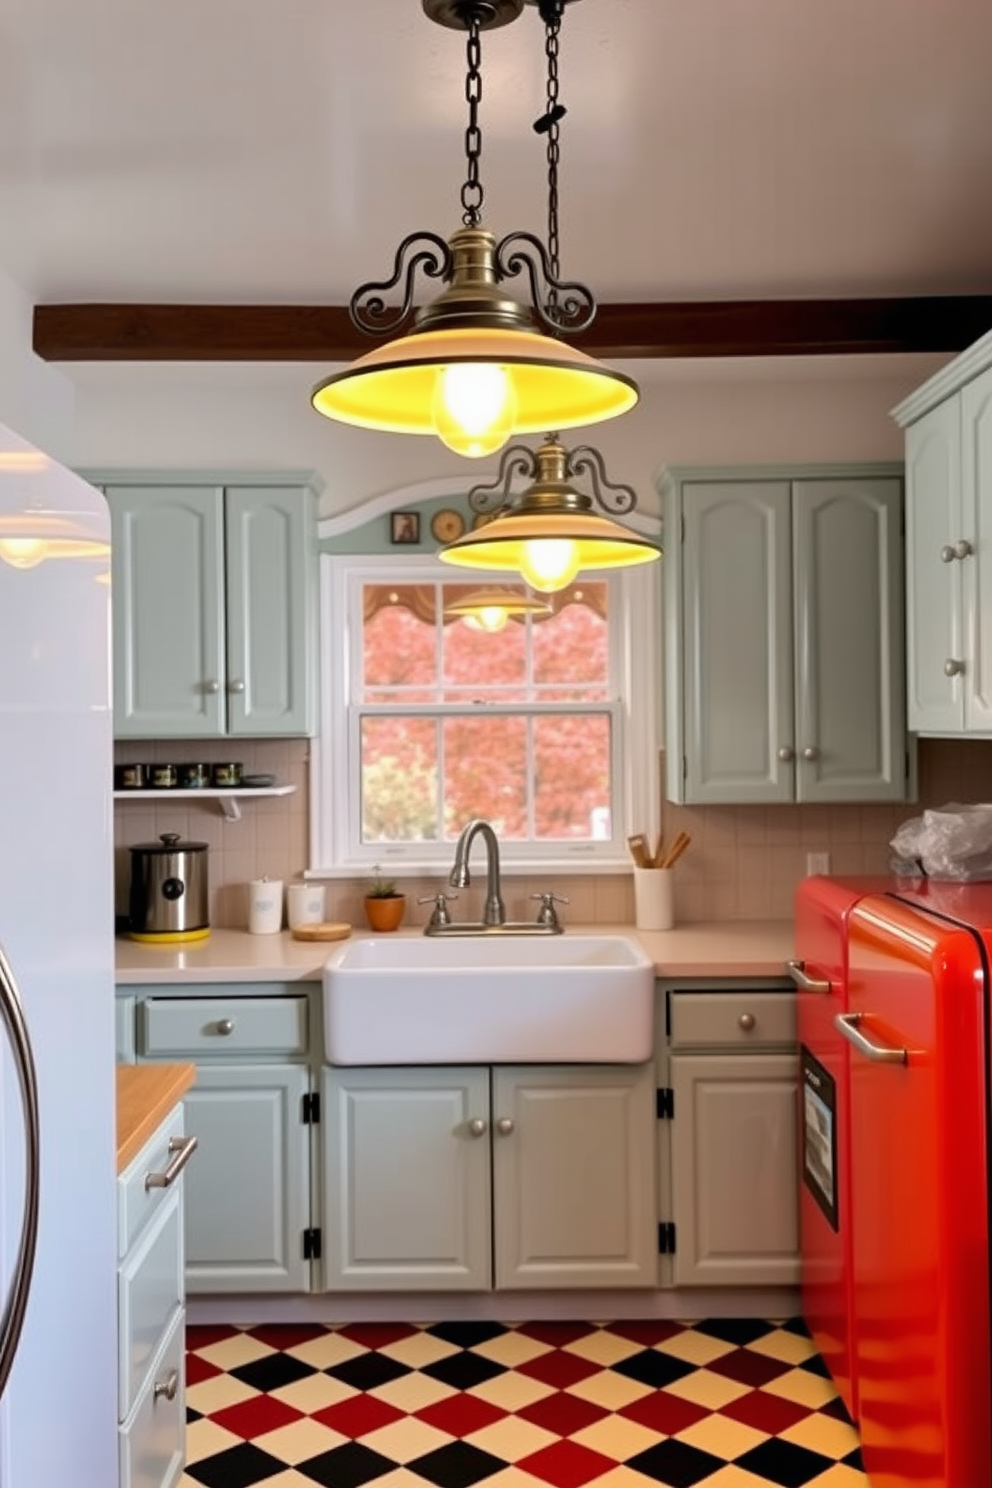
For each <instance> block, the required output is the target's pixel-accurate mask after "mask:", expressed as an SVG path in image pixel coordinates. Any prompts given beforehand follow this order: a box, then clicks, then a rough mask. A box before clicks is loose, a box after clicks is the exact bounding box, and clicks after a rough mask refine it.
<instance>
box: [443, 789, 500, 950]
mask: <svg viewBox="0 0 992 1488" xmlns="http://www.w3.org/2000/svg"><path fill="white" fill-rule="evenodd" d="M478 836H481V837H482V840H483V842H484V843H485V844H486V875H487V876H486V907H485V910H484V912H483V915H482V923H483V924H484V925H505V924H506V908H505V906H504V904H503V899H502V896H501V894H500V887H499V842H498V841H497V838H496V833H495V832H494V831H493V829H492V826H491V825H490V823H489V822H487V821H485V820H483V818H482V817H481V816H477V817H474V818H473V819H472V821H470V822H469V823H468V825H467V826H465V827H463V828H462V834H461V836H460V837H459V839H458V845H457V847H456V848H455V861H454V865H453V867H452V869H451V872H450V873H449V875H448V883H449V885H450V886H451V888H453V889H467V888H468V886H469V884H470V883H471V882H472V878H471V875H470V873H469V871H468V855H469V851H470V849H471V846H472V843H473V842H474V841H475V839H476V837H478Z"/></svg>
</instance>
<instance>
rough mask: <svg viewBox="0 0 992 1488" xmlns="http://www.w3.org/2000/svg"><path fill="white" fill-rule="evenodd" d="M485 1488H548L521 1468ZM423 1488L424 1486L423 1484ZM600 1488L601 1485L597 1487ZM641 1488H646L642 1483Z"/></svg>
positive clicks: (507, 1471) (489, 1481) (511, 1469)
mask: <svg viewBox="0 0 992 1488" xmlns="http://www.w3.org/2000/svg"><path fill="white" fill-rule="evenodd" d="M483 1481H484V1483H485V1488H548V1485H547V1483H546V1482H545V1481H544V1479H543V1478H537V1477H535V1476H534V1474H533V1473H529V1472H524V1470H523V1468H521V1467H507V1468H504V1470H503V1471H502V1472H498V1473H493V1475H492V1477H491V1478H485V1479H484V1480H483ZM421 1488H423V1484H422V1483H421ZM596 1488H599V1485H598V1484H597V1485H596ZM640 1488H645V1485H644V1484H643V1483H642V1484H641V1485H640Z"/></svg>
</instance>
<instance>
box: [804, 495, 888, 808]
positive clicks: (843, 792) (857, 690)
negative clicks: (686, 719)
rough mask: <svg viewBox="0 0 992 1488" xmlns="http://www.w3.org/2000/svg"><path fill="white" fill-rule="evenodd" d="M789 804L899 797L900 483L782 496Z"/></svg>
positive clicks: (878, 799)
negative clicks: (788, 616) (789, 663)
mask: <svg viewBox="0 0 992 1488" xmlns="http://www.w3.org/2000/svg"><path fill="white" fill-rule="evenodd" d="M792 533H793V554H794V561H793V572H794V575H795V637H796V643H795V649H796V657H795V660H796V798H797V800H800V801H885V800H890V801H899V800H903V799H904V798H905V794H906V776H907V770H906V736H905V724H904V722H903V718H904V710H905V704H904V695H905V678H904V671H903V626H904V620H903V583H902V483H901V481H899V480H895V479H892V480H881V479H876V480H868V479H866V480H858V479H855V478H845V479H843V480H810V481H797V482H796V484H795V486H794V487H793V508H792Z"/></svg>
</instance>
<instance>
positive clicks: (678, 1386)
mask: <svg viewBox="0 0 992 1488" xmlns="http://www.w3.org/2000/svg"><path fill="white" fill-rule="evenodd" d="M665 1388H666V1390H667V1391H668V1393H669V1395H678V1396H680V1397H681V1399H683V1400H691V1401H692V1402H693V1404H694V1405H705V1406H706V1407H707V1409H708V1410H719V1409H720V1407H721V1406H722V1405H729V1404H730V1402H731V1401H732V1400H739V1399H740V1397H741V1396H742V1395H746V1394H747V1393H748V1391H749V1390H750V1389H751V1386H750V1385H741V1384H739V1383H738V1382H737V1380H731V1379H724V1377H723V1375H721V1374H712V1373H711V1372H710V1370H708V1369H697V1370H696V1372H695V1374H687V1375H686V1377H685V1379H680V1380H676V1381H675V1382H674V1384H671V1385H666V1386H665Z"/></svg>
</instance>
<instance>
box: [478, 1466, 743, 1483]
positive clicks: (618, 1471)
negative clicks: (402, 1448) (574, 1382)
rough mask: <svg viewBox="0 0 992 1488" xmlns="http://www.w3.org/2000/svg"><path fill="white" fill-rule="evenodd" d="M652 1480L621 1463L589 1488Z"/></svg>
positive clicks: (708, 1479)
mask: <svg viewBox="0 0 992 1488" xmlns="http://www.w3.org/2000/svg"><path fill="white" fill-rule="evenodd" d="M491 1481H492V1480H491V1479H488V1480H487V1482H491ZM651 1482H652V1479H651V1478H649V1477H647V1476H646V1475H645V1474H644V1473H639V1472H635V1470H634V1469H633V1468H632V1467H624V1466H623V1465H622V1464H621V1465H620V1466H617V1467H614V1468H612V1469H611V1470H610V1471H609V1472H604V1473H603V1474H602V1476H601V1477H598V1478H593V1480H592V1483H590V1484H589V1488H648V1485H649V1484H650V1483H651ZM711 1482H712V1479H711V1478H707V1479H706V1480H705V1483H703V1484H701V1485H700V1488H709V1485H710V1483H711ZM545 1488H547V1484H545ZM765 1488H767V1485H765Z"/></svg>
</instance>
